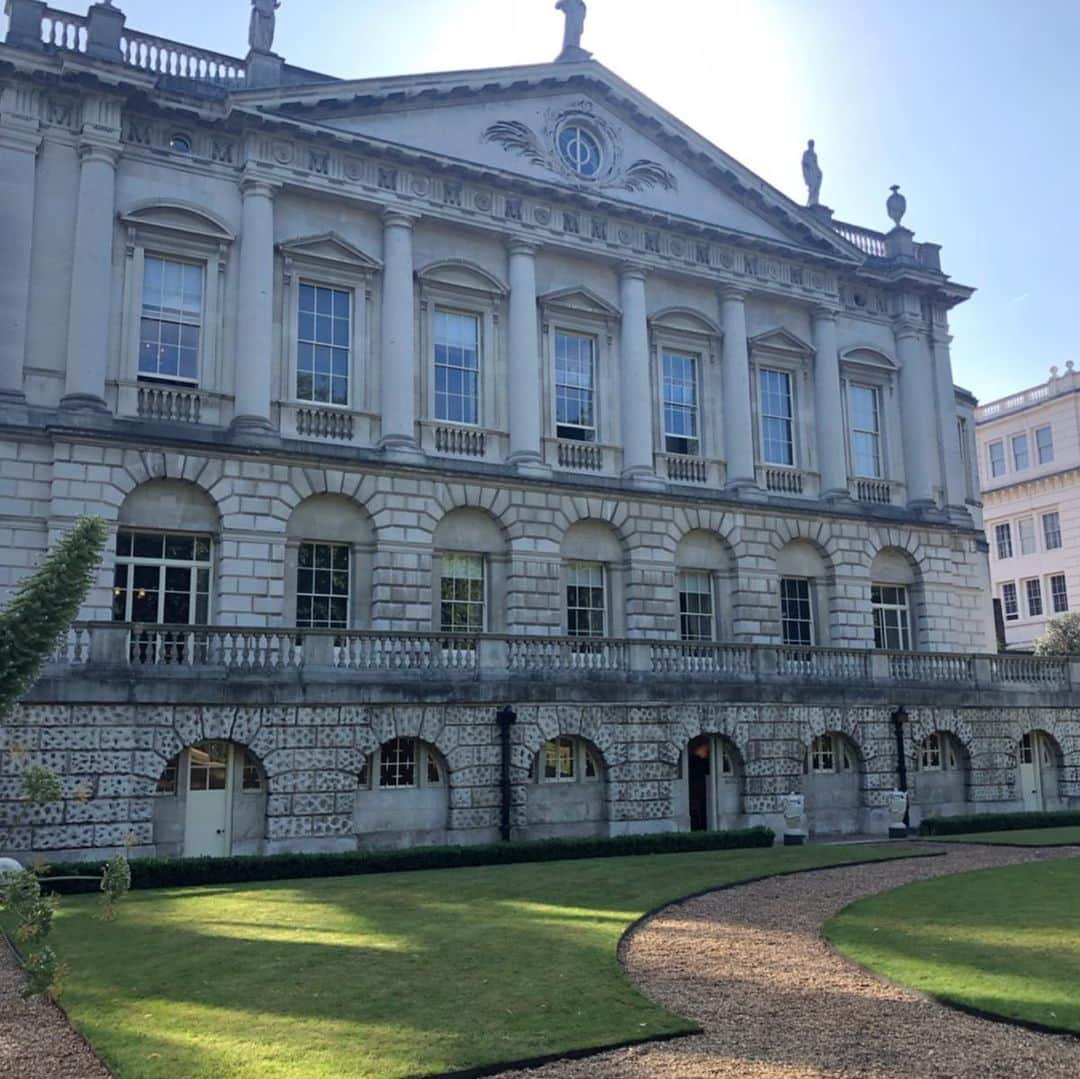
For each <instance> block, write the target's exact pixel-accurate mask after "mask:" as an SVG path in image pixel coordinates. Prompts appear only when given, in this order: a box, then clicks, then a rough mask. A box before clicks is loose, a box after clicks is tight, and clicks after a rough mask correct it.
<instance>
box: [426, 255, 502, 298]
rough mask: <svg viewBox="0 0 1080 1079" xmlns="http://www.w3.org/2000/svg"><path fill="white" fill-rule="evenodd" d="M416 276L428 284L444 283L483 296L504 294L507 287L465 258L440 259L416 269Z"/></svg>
mask: <svg viewBox="0 0 1080 1079" xmlns="http://www.w3.org/2000/svg"><path fill="white" fill-rule="evenodd" d="M416 276H417V278H418V279H419V280H420V281H422V282H424V283H425V284H430V285H444V286H446V287H448V288H452V289H457V290H459V291H466V292H474V293H479V294H482V295H484V296H505V295H506V294H507V292H508V291H509V290H508V289H507V287H506V286H505V285H504V284H503V283H502V282H501V281H500V280H499V279H498V278H497V277H496V276H495V275H494V274H491V273H488V271H487V270H485V269H484V268H483V267H481V266H477V265H476V264H475V263H472V262H469V261H468V260H467V259H442V260H440V261H439V262H433V263H431V264H430V265H428V266H425V267H424V268H423V269H422V270H418V271H417V274H416Z"/></svg>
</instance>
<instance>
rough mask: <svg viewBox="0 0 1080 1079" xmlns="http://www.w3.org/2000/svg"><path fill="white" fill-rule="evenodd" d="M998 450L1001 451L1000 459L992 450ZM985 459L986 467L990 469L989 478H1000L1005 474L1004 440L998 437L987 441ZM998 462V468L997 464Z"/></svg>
mask: <svg viewBox="0 0 1080 1079" xmlns="http://www.w3.org/2000/svg"><path fill="white" fill-rule="evenodd" d="M995 449H996V450H998V451H1000V453H1001V457H1000V459H997V458H995V456H994V450H995ZM986 461H987V467H988V468H989V469H990V478H991V479H993V480H996V479H1000V478H1001V477H1002V476H1004V475H1005V473H1006V471H1007V468H1008V466H1007V464H1006V461H1005V440H1004V439H1001V438H998V439H995V440H994V441H993V442H988V443H987V445H986ZM999 464H1000V466H1001V467H1000V469H999V468H998V465H999Z"/></svg>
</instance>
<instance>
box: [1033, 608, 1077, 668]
mask: <svg viewBox="0 0 1080 1079" xmlns="http://www.w3.org/2000/svg"><path fill="white" fill-rule="evenodd" d="M1035 655H1037V656H1077V657H1080V611H1070V612H1069V613H1068V614H1063V615H1061V616H1060V617H1059V618H1051V619H1050V621H1049V622H1047V623H1046V632H1045V633H1044V634H1043V635H1042V636H1041V637H1040V638H1039V639H1038V640H1037V641H1036V642H1035Z"/></svg>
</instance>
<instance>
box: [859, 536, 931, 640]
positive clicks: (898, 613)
mask: <svg viewBox="0 0 1080 1079" xmlns="http://www.w3.org/2000/svg"><path fill="white" fill-rule="evenodd" d="M919 598H920V596H919V588H918V575H917V569H916V566H915V563H914V561H913V560H912V558H911V556H910V555H909V554H908V553H907V552H906V551H902V550H900V549H899V548H897V547H886V548H884V549H883V550H881V551H879V552H878V553H877V555H876V557H875V558H874V561H873V562H872V563H871V566H870V605H871V608H872V610H873V615H874V647H875V648H885V649H889V650H891V651H897V652H910V651H912V650H913V649H915V648H917V647H918V635H917V633H916V625H917V619H916V617H915V604H916V601H917V600H918V599H919Z"/></svg>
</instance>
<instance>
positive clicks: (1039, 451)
mask: <svg viewBox="0 0 1080 1079" xmlns="http://www.w3.org/2000/svg"><path fill="white" fill-rule="evenodd" d="M1043 432H1049V436H1050V441H1049V443H1048V444H1047V445H1045V446H1044V445H1043V444H1042V443H1041V442H1040V441H1039V436H1040V435H1041V434H1043ZM1034 439H1035V460H1036V461H1037V462H1038V463H1039V464H1040V465H1051V464H1053V463H1054V428H1053V425H1052V424H1049V423H1044V424H1042V425H1041V426H1040V427H1036V428H1035V433H1034ZM1044 453H1045V456H1044Z"/></svg>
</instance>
